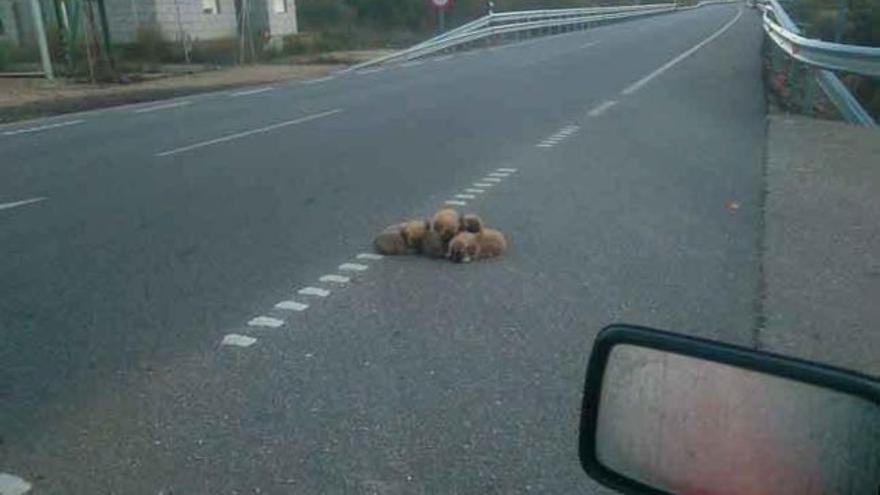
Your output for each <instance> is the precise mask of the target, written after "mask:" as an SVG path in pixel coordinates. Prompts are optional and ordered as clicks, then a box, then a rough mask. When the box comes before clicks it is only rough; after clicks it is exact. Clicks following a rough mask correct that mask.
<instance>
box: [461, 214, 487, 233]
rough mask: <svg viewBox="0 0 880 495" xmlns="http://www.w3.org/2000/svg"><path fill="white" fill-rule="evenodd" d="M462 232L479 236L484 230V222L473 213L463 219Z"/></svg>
mask: <svg viewBox="0 0 880 495" xmlns="http://www.w3.org/2000/svg"><path fill="white" fill-rule="evenodd" d="M460 230H461V231H462V232H470V233H472V234H477V233H479V232H480V231H482V230H483V220H482V219H481V218H480V217H478V216H476V215H474V214H473V213H468V214H466V215H463V216H462V217H461V227H460Z"/></svg>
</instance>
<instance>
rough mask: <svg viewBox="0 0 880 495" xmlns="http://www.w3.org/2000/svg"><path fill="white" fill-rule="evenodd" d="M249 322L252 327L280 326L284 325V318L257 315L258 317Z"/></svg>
mask: <svg viewBox="0 0 880 495" xmlns="http://www.w3.org/2000/svg"><path fill="white" fill-rule="evenodd" d="M247 324H248V326H251V327H266V328H278V327H280V326H281V325H284V320H279V319H278V318H272V317H271V316H257V317H256V318H252V319H251V321H249V322H247Z"/></svg>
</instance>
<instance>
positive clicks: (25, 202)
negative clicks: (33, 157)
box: [0, 198, 49, 495]
mask: <svg viewBox="0 0 880 495" xmlns="http://www.w3.org/2000/svg"><path fill="white" fill-rule="evenodd" d="M47 199H49V198H31V199H25V200H22V201H13V202H12V203H0V210H11V209H12V208H18V207H19V206H24V205H31V204H34V203H39V202H40V201H46V200H47ZM0 495H2V494H0Z"/></svg>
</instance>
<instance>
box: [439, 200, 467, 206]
mask: <svg viewBox="0 0 880 495" xmlns="http://www.w3.org/2000/svg"><path fill="white" fill-rule="evenodd" d="M444 203H446V204H448V205H452V206H465V205H467V201H461V200H458V199H447V200H446V201H444Z"/></svg>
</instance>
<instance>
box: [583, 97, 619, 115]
mask: <svg viewBox="0 0 880 495" xmlns="http://www.w3.org/2000/svg"><path fill="white" fill-rule="evenodd" d="M614 105H617V100H606V101H603V102H602V103H600V104H598V105H596V106H595V107H593V109H592V110H590V111H589V112H587V115H588V116H590V117H598V116H600V115H602V114H603V113H605V111H606V110H608V109H609V108H611V107H613V106H614Z"/></svg>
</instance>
